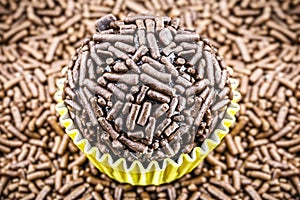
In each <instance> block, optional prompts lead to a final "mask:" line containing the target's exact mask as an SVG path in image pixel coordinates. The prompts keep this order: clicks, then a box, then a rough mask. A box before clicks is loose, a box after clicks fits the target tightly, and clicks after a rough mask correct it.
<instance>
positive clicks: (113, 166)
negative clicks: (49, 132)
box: [54, 69, 241, 186]
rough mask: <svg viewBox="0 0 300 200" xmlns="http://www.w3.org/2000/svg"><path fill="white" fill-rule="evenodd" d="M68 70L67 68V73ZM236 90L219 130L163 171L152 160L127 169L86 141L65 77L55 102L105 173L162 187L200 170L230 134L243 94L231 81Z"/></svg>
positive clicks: (70, 132) (121, 160)
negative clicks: (67, 100) (71, 109)
mask: <svg viewBox="0 0 300 200" xmlns="http://www.w3.org/2000/svg"><path fill="white" fill-rule="evenodd" d="M65 70H66V69H63V71H65ZM229 81H230V83H231V88H232V91H233V100H232V101H231V103H230V104H229V106H228V108H227V109H226V114H225V117H224V119H222V120H221V123H219V125H218V126H217V129H216V130H215V131H214V132H213V133H212V134H211V135H210V136H209V137H208V138H207V139H205V140H204V141H203V143H202V145H201V147H195V148H194V149H193V150H192V152H191V153H189V154H190V155H191V156H190V155H189V154H181V155H180V156H179V158H178V160H177V161H174V160H172V159H170V158H165V159H164V161H163V165H162V168H160V166H159V164H158V162H157V161H152V162H150V163H149V165H148V166H147V167H146V168H144V166H143V164H142V163H141V162H140V161H138V160H135V161H133V163H132V164H131V165H130V166H127V163H126V161H125V158H119V159H117V160H116V161H114V160H113V159H112V157H111V156H110V155H109V154H103V155H101V153H100V151H99V149H98V148H97V147H93V146H91V144H90V143H89V142H88V140H87V139H84V138H83V137H82V136H81V134H80V132H79V130H78V129H75V126H74V123H73V120H72V119H71V118H70V116H69V114H68V109H67V107H66V106H65V104H64V102H63V99H62V91H63V87H64V82H65V78H61V79H58V81H57V83H56V84H57V87H58V88H59V90H58V91H57V92H56V93H55V95H54V97H55V100H56V101H57V102H58V103H57V105H56V111H57V112H58V113H59V115H60V117H59V121H60V123H62V124H63V126H64V127H65V131H66V133H67V135H68V136H69V137H70V138H71V139H72V140H73V142H74V144H75V145H76V146H77V147H78V148H79V149H80V150H81V151H82V152H83V153H84V154H85V155H86V156H87V157H88V159H89V160H90V161H91V162H92V163H93V164H94V165H95V166H96V167H97V168H98V169H99V170H100V171H101V172H103V173H105V174H107V175H108V176H109V177H110V178H112V179H115V180H117V181H119V182H122V183H129V184H132V185H141V186H142V185H160V184H163V183H168V182H171V181H174V180H175V179H178V178H180V177H182V176H183V175H185V174H187V173H189V172H191V171H192V170H193V169H194V168H195V167H197V166H198V165H199V164H200V163H201V162H202V161H203V160H204V158H205V157H206V156H207V155H208V153H210V152H211V151H212V150H213V149H214V148H215V147H216V146H217V145H219V144H220V142H221V140H222V139H223V138H224V137H225V136H226V134H228V133H229V128H230V126H231V125H232V124H234V123H235V120H236V119H235V114H236V113H237V112H238V111H239V109H240V107H239V105H238V103H237V102H238V101H239V99H240V98H241V96H240V93H239V92H238V91H236V88H237V86H238V81H237V80H236V79H233V78H229Z"/></svg>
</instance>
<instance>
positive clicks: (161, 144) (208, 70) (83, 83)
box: [63, 15, 232, 164]
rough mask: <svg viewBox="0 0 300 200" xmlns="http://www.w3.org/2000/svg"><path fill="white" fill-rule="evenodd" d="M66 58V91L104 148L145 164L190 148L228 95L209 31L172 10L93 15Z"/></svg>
mask: <svg viewBox="0 0 300 200" xmlns="http://www.w3.org/2000/svg"><path fill="white" fill-rule="evenodd" d="M96 30H97V33H96V34H94V35H93V36H92V37H91V38H89V39H86V40H85V41H84V42H83V45H82V47H80V48H79V49H78V50H77V53H76V55H75V56H74V57H73V59H72V61H71V62H70V64H69V66H68V71H67V74H66V75H67V79H66V82H65V87H64V92H63V99H64V102H65V104H66V105H67V107H68V110H69V114H70V116H71V118H72V119H73V121H74V124H75V126H76V127H77V128H78V130H79V131H80V133H81V134H82V136H83V137H84V138H86V139H87V140H88V141H89V142H90V144H91V145H92V146H95V147H98V149H99V151H100V152H101V153H102V154H106V153H108V154H110V155H111V156H112V157H113V158H114V159H118V158H125V159H126V160H127V161H128V162H132V161H134V160H139V161H140V162H142V163H144V164H149V162H151V161H152V160H156V161H162V160H163V159H165V158H171V159H173V160H176V159H177V158H178V157H179V156H180V155H181V154H182V153H190V152H191V151H192V149H193V148H194V147H196V146H201V144H202V142H203V141H204V140H205V139H206V138H207V137H208V136H209V135H210V134H211V133H212V132H213V131H214V130H215V128H216V127H217V125H218V123H220V120H222V119H223V118H224V115H225V111H226V108H227V107H228V105H229V103H230V101H231V100H232V92H231V87H230V83H229V79H228V72H227V70H226V68H225V65H224V64H223V62H222V60H221V58H220V56H219V55H218V54H217V53H216V51H215V49H214V48H212V47H211V45H210V43H209V41H208V40H207V39H203V38H201V37H200V36H199V35H198V34H197V33H195V32H194V31H191V30H187V29H183V28H181V27H180V26H179V20H178V19H171V18H169V17H157V16H145V15H129V16H127V17H126V18H125V20H124V21H118V20H116V18H115V17H114V16H112V15H108V16H105V17H103V18H101V19H99V20H98V21H97V22H96Z"/></svg>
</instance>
